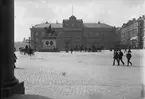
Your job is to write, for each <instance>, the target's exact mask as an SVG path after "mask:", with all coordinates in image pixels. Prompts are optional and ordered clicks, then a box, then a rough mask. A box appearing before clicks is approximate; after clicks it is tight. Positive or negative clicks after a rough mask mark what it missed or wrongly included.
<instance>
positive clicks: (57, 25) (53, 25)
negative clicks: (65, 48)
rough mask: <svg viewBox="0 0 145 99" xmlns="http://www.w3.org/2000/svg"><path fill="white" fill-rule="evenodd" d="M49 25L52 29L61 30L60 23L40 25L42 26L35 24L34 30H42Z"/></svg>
mask: <svg viewBox="0 0 145 99" xmlns="http://www.w3.org/2000/svg"><path fill="white" fill-rule="evenodd" d="M50 24H51V27H52V28H62V27H63V26H62V24H61V23H42V24H36V25H35V26H34V28H44V27H49V25H50Z"/></svg>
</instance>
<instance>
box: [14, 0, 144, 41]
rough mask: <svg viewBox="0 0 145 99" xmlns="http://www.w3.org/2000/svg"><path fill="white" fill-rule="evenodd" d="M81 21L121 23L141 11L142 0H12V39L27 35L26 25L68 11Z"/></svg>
mask: <svg viewBox="0 0 145 99" xmlns="http://www.w3.org/2000/svg"><path fill="white" fill-rule="evenodd" d="M72 6H73V15H74V16H76V17H77V19H83V22H84V23H85V22H90V23H97V22H98V21H100V22H102V23H106V24H109V25H112V26H116V27H121V26H122V24H123V23H126V22H127V21H128V20H131V19H133V18H138V17H140V16H142V15H145V0H15V41H22V40H23V38H28V37H29V36H30V28H31V27H32V26H34V25H36V24H40V23H45V22H46V21H48V22H51V23H54V22H56V20H57V21H58V22H59V23H62V20H63V19H68V18H69V17H70V16H71V15H72Z"/></svg>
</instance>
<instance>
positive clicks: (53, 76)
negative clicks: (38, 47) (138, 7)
mask: <svg viewBox="0 0 145 99" xmlns="http://www.w3.org/2000/svg"><path fill="white" fill-rule="evenodd" d="M143 53H144V50H132V56H133V57H132V59H131V61H132V63H133V66H131V67H126V66H123V65H122V66H112V64H113V52H110V51H107V50H105V51H102V52H95V53H93V52H73V54H71V53H65V52H60V53H59V52H57V53H48V52H36V53H35V55H34V56H31V57H30V56H28V55H26V56H24V55H20V54H19V52H16V55H17V57H18V61H17V63H16V66H17V69H15V75H16V77H17V78H18V79H19V80H20V81H24V82H25V88H26V93H27V94H40V95H43V96H51V97H54V98H55V97H60V96H61V97H63V96H65V97H66V96H86V97H88V98H87V99H89V98H90V97H91V99H95V98H92V97H101V99H123V97H126V98H127V99H140V91H141V84H142V83H143V81H144V82H145V80H144V79H143V77H144V76H143V75H144V74H145V73H143V72H145V71H143V70H145V69H144V61H143V58H144V54H143ZM123 59H124V61H125V63H126V57H125V55H124V57H123ZM63 72H66V75H65V76H62V73H63ZM63 98H64V97H63Z"/></svg>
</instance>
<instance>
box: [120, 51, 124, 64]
mask: <svg viewBox="0 0 145 99" xmlns="http://www.w3.org/2000/svg"><path fill="white" fill-rule="evenodd" d="M122 57H123V52H122V51H121V49H120V50H119V64H120V61H121V62H122V64H123V65H124V62H123V60H122Z"/></svg>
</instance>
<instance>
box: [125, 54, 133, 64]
mask: <svg viewBox="0 0 145 99" xmlns="http://www.w3.org/2000/svg"><path fill="white" fill-rule="evenodd" d="M131 57H132V55H131V51H128V53H127V54H126V58H127V66H129V63H130V64H131V65H132V63H131V62H130V59H131Z"/></svg>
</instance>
